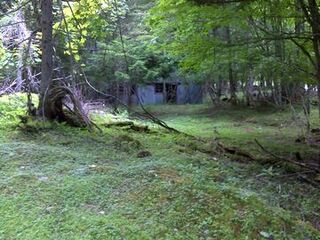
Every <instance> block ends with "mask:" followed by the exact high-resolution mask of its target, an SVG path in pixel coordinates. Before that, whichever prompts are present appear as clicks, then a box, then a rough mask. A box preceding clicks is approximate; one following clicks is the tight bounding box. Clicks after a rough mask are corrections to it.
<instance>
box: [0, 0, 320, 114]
mask: <svg viewBox="0 0 320 240" xmlns="http://www.w3.org/2000/svg"><path fill="white" fill-rule="evenodd" d="M44 2H45V1H44ZM49 2H50V5H51V4H52V6H48V9H44V8H45V6H40V2H39V1H2V2H1V11H2V15H1V45H0V46H1V64H0V67H1V84H2V88H1V89H2V90H1V94H4V93H6V92H14V91H21V90H23V91H32V92H39V91H40V93H41V95H44V91H45V89H46V87H44V86H49V85H50V83H51V82H52V79H53V80H61V79H63V81H62V82H63V84H67V85H68V86H72V88H76V89H78V90H79V89H81V91H89V92H91V95H88V96H89V98H101V97H102V95H103V94H101V93H100V94H99V93H97V90H98V91H102V92H103V93H105V95H110V96H109V100H111V98H113V100H112V101H111V102H117V103H115V105H117V104H119V100H117V99H118V98H119V94H122V93H123V92H126V94H128V98H127V103H126V104H127V105H130V104H131V103H130V100H131V97H130V96H131V95H132V93H133V92H134V91H135V87H136V85H137V84H146V83H148V82H149V83H152V82H155V81H157V80H159V79H165V78H166V77H168V76H169V75H170V74H172V73H177V74H179V75H180V76H182V77H183V79H185V81H193V82H198V83H201V84H202V85H203V86H204V91H205V92H206V93H207V94H209V96H210V97H211V100H212V101H213V102H217V101H220V100H221V98H225V97H226V98H228V101H230V102H231V103H232V104H239V103H241V102H242V103H245V104H247V105H249V106H250V105H252V104H254V103H253V102H254V101H256V100H258V102H265V103H270V104H274V105H276V106H280V107H281V106H283V105H287V104H292V103H295V102H301V101H302V102H303V103H304V107H305V108H306V111H307V113H309V112H310V103H313V104H318V102H319V98H320V96H319V94H318V99H316V96H317V92H318V93H319V91H317V90H316V89H317V88H318V87H319V82H320V70H319V68H320V67H319V66H320V56H319V55H320V54H319V52H320V50H319V39H318V31H319V29H320V27H319V26H318V25H319V23H318V22H319V21H318V18H319V16H320V14H319V8H318V3H317V1H302V0H301V1H300V0H299V1H298V0H297V1H271V2H265V1H232V2H230V3H229V2H228V1H178V2H176V1H158V2H154V1H121V0H117V1H116V0H115V1H111V0H110V1H84V0H83V1H54V2H53V3H52V2H51V1H49ZM41 7H42V11H48V13H46V14H45V15H42V18H41ZM50 13H51V14H52V16H50ZM45 18H47V19H45ZM47 28H49V29H50V28H52V30H49V33H47V34H45V33H46V32H45V31H44V29H47ZM51 31H52V34H53V36H51V34H50V32H51ZM46 38H48V39H46ZM50 41H51V42H50ZM41 42H42V45H41ZM48 43H50V46H48V48H46V47H45V44H48ZM42 48H43V49H47V50H48V51H49V56H50V57H49V58H47V60H49V61H50V64H49V65H50V66H49V75H48V76H46V77H45V78H46V80H44V79H42V87H40V86H41V84H40V82H41V76H44V75H46V73H44V74H42V75H41V74H40V73H41V72H42V71H44V72H46V69H41V67H44V66H41V62H42V61H41V58H44V56H45V54H42V55H41V49H42ZM51 48H52V50H50V49H51ZM51 53H52V54H51ZM51 58H52V59H51ZM51 65H52V66H51ZM50 71H51V72H53V73H52V74H51V73H50ZM48 78H49V80H48ZM45 81H47V83H44V82H45ZM48 84H49V85H48ZM90 85H91V86H90ZM73 90H75V89H73ZM78 92H79V91H78ZM110 93H112V94H110ZM223 95H225V96H224V97H223ZM104 97H106V96H104ZM87 98H88V97H87ZM115 108H116V106H115ZM54 115H55V114H54Z"/></svg>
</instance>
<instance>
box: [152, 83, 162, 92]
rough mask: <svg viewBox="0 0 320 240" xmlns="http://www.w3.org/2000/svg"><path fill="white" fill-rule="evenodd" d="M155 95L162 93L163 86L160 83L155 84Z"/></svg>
mask: <svg viewBox="0 0 320 240" xmlns="http://www.w3.org/2000/svg"><path fill="white" fill-rule="evenodd" d="M154 89H155V90H154V91H155V93H163V84H162V83H156V84H155V88H154Z"/></svg>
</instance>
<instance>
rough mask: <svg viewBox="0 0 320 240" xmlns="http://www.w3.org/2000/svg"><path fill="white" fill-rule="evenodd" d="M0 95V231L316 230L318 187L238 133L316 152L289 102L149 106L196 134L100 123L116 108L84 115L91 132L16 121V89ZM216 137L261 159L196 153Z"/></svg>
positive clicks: (86, 235)
mask: <svg viewBox="0 0 320 240" xmlns="http://www.w3.org/2000/svg"><path fill="white" fill-rule="evenodd" d="M17 99H18V100H17ZM9 102H10V104H9ZM0 103H1V107H0V109H1V110H3V108H4V106H6V112H8V113H10V114H9V115H8V116H10V117H8V118H7V119H6V121H1V125H0V131H1V134H0V136H1V137H0V139H1V143H0V157H1V178H0V179H1V180H0V188H1V196H0V199H1V204H0V215H1V223H0V229H1V233H0V237H1V238H2V239H16V237H17V236H21V239H56V238H58V239H211V238H212V239H246V238H247V237H249V239H304V238H306V239H319V236H320V235H319V233H320V231H319V224H320V222H319V220H320V219H319V204H318V202H319V197H320V195H319V194H320V192H319V188H317V187H314V186H312V184H310V183H309V182H307V181H306V180H305V179H304V178H303V177H302V178H300V177H299V174H301V175H302V176H304V174H306V176H308V173H305V172H306V171H302V172H301V171H298V172H296V170H295V168H294V167H293V166H286V167H285V166H283V165H274V162H268V159H269V158H270V156H268V155H267V154H266V153H264V152H261V150H260V149H259V147H258V146H257V145H254V144H252V143H250V142H253V141H254V138H256V139H258V140H259V141H261V143H262V144H264V146H266V147H267V148H269V149H270V150H272V151H273V152H274V153H275V154H279V155H282V156H284V157H288V158H289V157H292V156H291V155H290V154H292V152H293V149H294V151H300V152H301V155H302V156H303V157H304V158H305V157H306V156H308V154H309V155H312V153H313V154H316V153H317V152H318V148H317V147H312V146H309V145H307V144H305V143H295V139H296V137H297V136H299V134H300V133H299V130H298V129H299V128H297V126H296V125H295V123H294V122H292V120H291V119H292V118H291V114H290V112H278V111H276V112H274V110H272V109H269V110H266V111H262V112H257V111H256V110H254V109H253V110H252V109H251V110H246V114H245V115H243V109H238V110H236V109H225V108H224V109H221V110H216V113H212V112H213V111H212V109H211V106H210V105H189V106H174V105H169V106H152V107H151V108H152V110H153V111H154V112H157V113H158V114H159V115H160V116H161V115H162V117H163V118H164V119H166V120H167V122H168V123H169V124H170V125H172V126H174V127H176V128H177V129H179V130H180V131H183V132H186V133H188V134H194V135H195V136H201V137H202V138H203V139H205V142H206V143H205V144H204V143H203V142H199V141H198V140H196V139H192V138H190V137H188V136H185V135H181V134H175V133H170V132H168V131H166V130H162V129H159V127H156V126H152V125H150V132H139V131H138V132H137V131H134V130H132V129H130V128H128V127H126V126H124V127H123V126H121V127H118V126H112V127H110V126H109V127H108V124H110V123H114V122H125V121H127V118H126V116H125V115H122V116H121V117H116V118H115V117H114V116H113V115H111V114H108V115H106V116H101V115H100V114H99V115H96V116H95V119H96V121H97V122H98V123H99V126H100V128H101V129H102V132H101V133H99V132H96V133H90V132H88V131H87V130H86V129H77V128H72V127H69V126H66V125H60V124H57V123H37V122H29V123H28V124H22V123H20V119H19V118H18V116H17V114H19V113H20V112H21V111H23V107H24V103H23V101H21V96H20V97H19V96H18V97H17V96H11V97H10V100H8V99H4V98H2V99H1V98H0ZM177 109H178V110H177ZM270 111H271V112H270ZM272 111H273V112H272ZM208 113H209V114H208ZM164 114H165V115H164ZM315 115H316V113H315ZM244 116H246V117H244ZM137 124H138V125H139V124H140V125H143V124H147V123H146V122H141V121H139V122H137ZM216 129H219V130H218V131H219V133H218V132H217V130H216ZM230 133H233V134H232V135H230ZM230 136H231V137H230ZM217 137H218V138H219V139H220V140H221V141H223V142H224V143H226V144H229V145H232V146H238V147H240V148H242V149H246V151H247V150H250V152H251V153H252V154H254V156H256V157H257V159H259V160H258V161H261V162H256V161H252V160H250V159H249V160H248V159H246V158H241V157H240V156H232V155H225V154H220V155H219V154H215V155H211V154H208V153H205V151H203V150H206V149H211V147H213V146H212V145H211V144H214V143H211V141H212V140H213V139H214V138H217ZM248 145H250V148H248ZM258 156H259V157H258ZM314 156H315V155H314ZM314 156H313V157H314ZM307 172H308V171H307ZM317 177H318V176H317ZM314 181H317V180H316V179H315V180H314ZM266 236H267V237H266ZM271 237H272V238H271ZM18 238H19V237H18Z"/></svg>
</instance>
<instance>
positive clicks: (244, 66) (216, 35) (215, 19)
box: [148, 0, 314, 82]
mask: <svg viewBox="0 0 320 240" xmlns="http://www.w3.org/2000/svg"><path fill="white" fill-rule="evenodd" d="M300 16H301V18H303V16H302V15H301V12H297V7H296V6H295V5H293V4H291V2H290V1H273V2H272V3H269V2H266V1H254V2H250V3H231V4H208V5H205V4H204V5H201V4H195V3H194V2H193V1H188V0H181V1H171V0H169V1H167V0H160V1H158V3H157V4H156V6H155V7H154V8H153V9H151V11H150V16H149V20H148V22H149V26H150V27H151V28H152V30H153V33H154V35H155V38H156V43H157V44H156V47H161V48H162V49H163V50H165V51H167V52H168V53H170V54H171V55H173V56H175V57H178V58H179V59H180V65H181V67H182V68H183V69H184V70H185V71H195V72H199V73H201V74H202V75H207V76H208V75H209V77H211V79H219V78H220V77H223V78H224V79H228V77H229V76H228V71H229V68H230V64H231V66H232V68H233V70H234V72H235V73H236V74H237V75H239V77H237V78H238V79H239V78H240V80H242V81H245V80H246V79H247V77H248V73H249V71H250V68H252V69H254V71H255V72H256V74H255V76H256V78H257V80H259V79H260V77H261V76H263V77H265V78H266V79H268V80H271V81H272V80H273V81H299V82H301V81H303V82H310V79H312V77H311V74H310V73H312V72H313V71H314V69H313V66H312V64H311V63H310V61H309V59H308V58H307V57H306V56H305V55H304V53H303V52H302V51H301V49H300V48H299V47H297V44H299V45H300V46H303V48H304V49H305V50H306V51H307V52H310V53H311V55H312V44H311V42H310V41H305V38H308V36H305V35H303V34H306V33H305V32H303V33H300V35H298V36H296V35H295V31H296V25H297V24H298V23H299V21H301V18H299V17H300ZM305 28H306V27H305ZM226 29H230V39H228V38H227V35H226ZM291 39H293V40H294V41H296V43H297V44H294V43H293V41H291ZM279 46H280V48H281V49H280V50H279ZM297 66H299V67H297ZM206 78H208V77H206Z"/></svg>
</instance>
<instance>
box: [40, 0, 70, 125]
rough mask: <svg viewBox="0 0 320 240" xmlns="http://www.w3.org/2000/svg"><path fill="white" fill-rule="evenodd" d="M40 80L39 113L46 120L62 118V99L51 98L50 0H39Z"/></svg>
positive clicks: (51, 46) (51, 12)
mask: <svg viewBox="0 0 320 240" xmlns="http://www.w3.org/2000/svg"><path fill="white" fill-rule="evenodd" d="M41 30H42V40H41V50H42V63H41V82H40V101H39V115H40V116H42V117H44V118H45V119H48V120H59V121H62V120H64V118H65V117H64V114H63V110H62V99H61V98H58V99H55V100H52V96H53V94H54V93H53V92H52V88H53V85H54V84H53V67H54V66H53V37H52V31H53V4H52V0H42V1H41Z"/></svg>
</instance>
